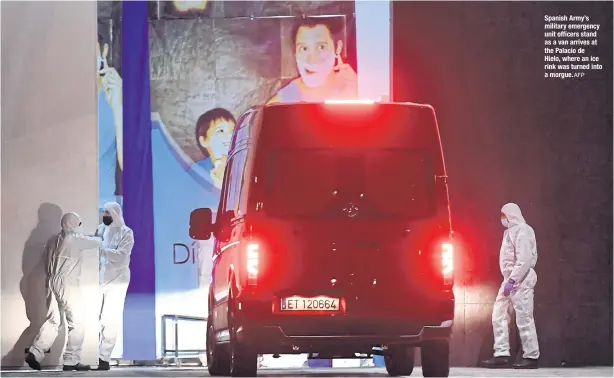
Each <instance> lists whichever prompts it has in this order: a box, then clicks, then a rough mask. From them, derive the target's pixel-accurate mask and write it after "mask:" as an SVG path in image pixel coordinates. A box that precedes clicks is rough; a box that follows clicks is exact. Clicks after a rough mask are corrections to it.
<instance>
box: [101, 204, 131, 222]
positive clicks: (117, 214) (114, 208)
mask: <svg viewBox="0 0 614 378" xmlns="http://www.w3.org/2000/svg"><path fill="white" fill-rule="evenodd" d="M104 209H105V210H106V211H108V212H109V214H111V218H113V223H111V225H110V226H109V227H123V226H125V225H126V222H125V221H124V216H123V214H122V207H121V206H120V204H119V203H117V202H107V203H105V204H104Z"/></svg>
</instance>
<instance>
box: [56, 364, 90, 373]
mask: <svg viewBox="0 0 614 378" xmlns="http://www.w3.org/2000/svg"><path fill="white" fill-rule="evenodd" d="M62 370H64V371H90V370H92V368H91V367H90V366H89V365H83V364H82V363H78V364H76V365H64V367H62Z"/></svg>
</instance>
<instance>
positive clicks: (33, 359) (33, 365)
mask: <svg viewBox="0 0 614 378" xmlns="http://www.w3.org/2000/svg"><path fill="white" fill-rule="evenodd" d="M26 364H28V366H29V367H30V368H32V369H34V370H39V371H40V370H42V368H41V364H40V363H39V362H38V361H36V357H34V355H33V354H32V353H30V352H28V355H27V356H26Z"/></svg>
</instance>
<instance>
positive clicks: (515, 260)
mask: <svg viewBox="0 0 614 378" xmlns="http://www.w3.org/2000/svg"><path fill="white" fill-rule="evenodd" d="M501 223H502V224H503V226H504V227H505V228H506V230H505V232H504V233H503V242H502V244H501V250H500V252H499V265H500V268H501V274H502V275H503V283H502V284H501V287H500V288H499V293H498V294H497V298H496V299H495V305H494V308H493V313H492V326H493V333H494V337H495V343H494V355H493V358H490V359H488V360H485V361H482V364H481V365H482V366H483V367H486V368H500V367H505V366H507V365H508V364H509V362H510V361H509V360H510V340H509V314H508V308H509V306H510V305H512V306H513V308H514V311H515V312H516V325H517V326H518V331H519V332H520V341H521V342H522V351H523V355H522V357H523V358H522V361H520V362H518V363H514V365H513V367H514V368H515V369H536V368H537V367H538V358H539V345H538V341H537V331H536V329H535V319H534V318H533V296H534V291H535V285H536V284H537V273H535V269H534V268H535V265H536V264H537V243H536V240H535V232H534V231H533V228H532V227H531V226H529V225H528V224H527V223H526V221H525V220H524V218H523V216H522V213H521V211H520V207H518V205H516V204H515V203H508V204H506V205H504V206H503V208H502V209H501Z"/></svg>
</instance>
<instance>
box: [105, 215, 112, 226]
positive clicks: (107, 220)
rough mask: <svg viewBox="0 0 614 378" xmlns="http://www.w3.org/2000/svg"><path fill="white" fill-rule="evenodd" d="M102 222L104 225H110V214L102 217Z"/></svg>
mask: <svg viewBox="0 0 614 378" xmlns="http://www.w3.org/2000/svg"><path fill="white" fill-rule="evenodd" d="M102 223H104V225H105V226H110V225H111V223H113V218H112V217H111V216H110V215H105V216H103V217H102Z"/></svg>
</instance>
